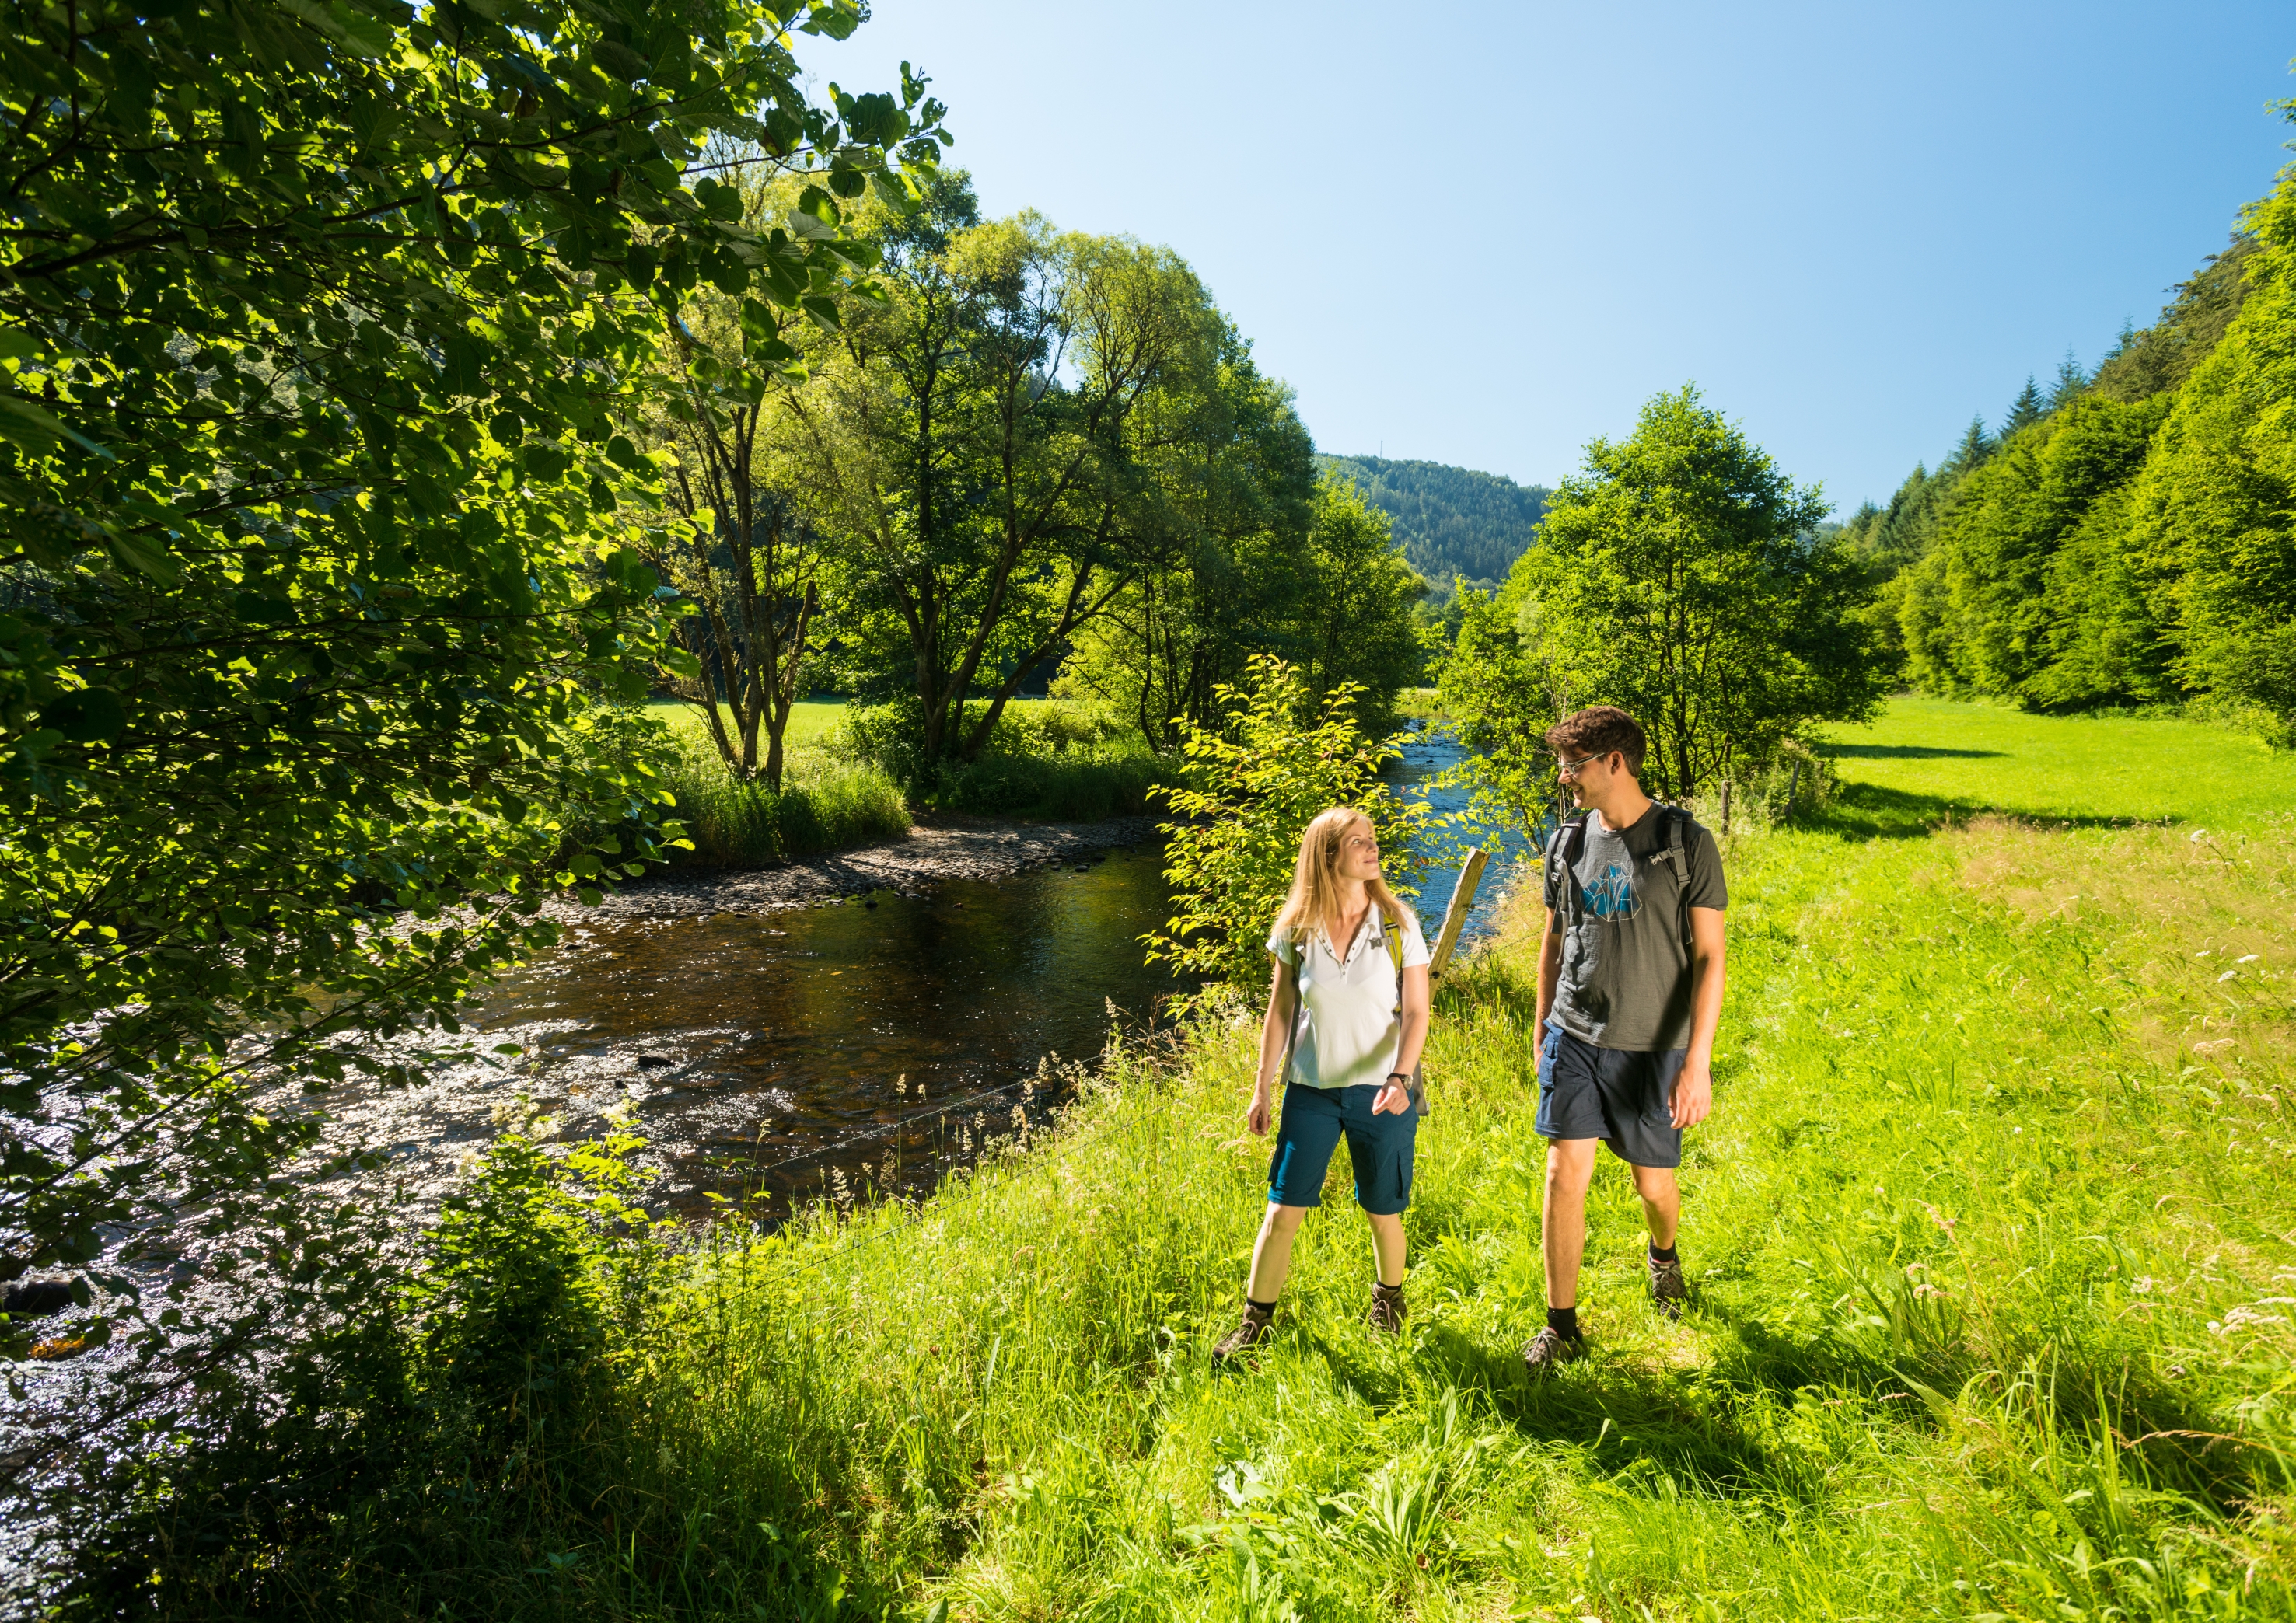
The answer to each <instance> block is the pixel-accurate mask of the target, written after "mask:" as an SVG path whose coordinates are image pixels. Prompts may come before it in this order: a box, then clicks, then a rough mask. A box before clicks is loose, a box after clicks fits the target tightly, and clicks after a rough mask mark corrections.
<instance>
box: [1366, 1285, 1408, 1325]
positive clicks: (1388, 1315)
mask: <svg viewBox="0 0 2296 1623" xmlns="http://www.w3.org/2000/svg"><path fill="white" fill-rule="evenodd" d="M1410 1311H1411V1310H1410V1309H1409V1308H1408V1307H1405V1306H1404V1305H1403V1287H1402V1286H1401V1285H1383V1284H1381V1283H1378V1282H1377V1281H1374V1282H1373V1283H1372V1287H1371V1311H1370V1312H1369V1313H1366V1314H1365V1315H1364V1323H1365V1324H1368V1325H1370V1326H1371V1327H1372V1328H1373V1329H1374V1330H1375V1331H1377V1332H1379V1333H1380V1334H1382V1335H1390V1336H1391V1335H1393V1334H1394V1333H1395V1332H1397V1331H1398V1330H1401V1329H1402V1328H1403V1316H1404V1315H1405V1314H1406V1313H1408V1312H1410Z"/></svg>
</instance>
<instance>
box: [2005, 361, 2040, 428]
mask: <svg viewBox="0 0 2296 1623" xmlns="http://www.w3.org/2000/svg"><path fill="white" fill-rule="evenodd" d="M2045 409H2046V408H2045V407H2044V406H2042V404H2041V387H2040V385H2039V384H2038V383H2036V382H2034V381H2033V374H2032V373H2030V372H2029V373H2026V374H2025V387H2024V388H2022V389H2019V390H2018V391H2017V398H2015V399H2014V400H2012V401H2011V402H2010V403H2009V414H2008V415H2007V416H2006V417H2004V418H2003V419H2002V420H2001V438H2002V439H2008V438H2009V437H2010V436H2011V435H2012V434H2014V433H2015V432H2016V431H2017V430H2019V429H2021V428H2025V427H2027V426H2029V425H2030V424H2032V423H2036V422H2039V421H2040V420H2041V414H2042V412H2043V411H2044V410H2045Z"/></svg>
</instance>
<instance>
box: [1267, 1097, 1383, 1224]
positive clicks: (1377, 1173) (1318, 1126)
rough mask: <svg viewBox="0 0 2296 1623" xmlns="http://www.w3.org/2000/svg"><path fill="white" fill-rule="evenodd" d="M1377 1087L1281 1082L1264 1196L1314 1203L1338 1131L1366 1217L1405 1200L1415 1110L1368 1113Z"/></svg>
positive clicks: (1292, 1203) (1284, 1202)
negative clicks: (1279, 1108)
mask: <svg viewBox="0 0 2296 1623" xmlns="http://www.w3.org/2000/svg"><path fill="white" fill-rule="evenodd" d="M1379 1094H1380V1090H1379V1089H1378V1088H1376V1087H1374V1086H1369V1085H1368V1084H1366V1085H1365V1086H1359V1087H1309V1086H1307V1085H1305V1084H1304V1083H1298V1082H1295V1083H1293V1084H1292V1086H1289V1087H1287V1088H1285V1089H1284V1090H1283V1124H1282V1125H1281V1126H1279V1127H1277V1128H1276V1129H1275V1153H1274V1154H1273V1155H1272V1156H1270V1157H1269V1158H1268V1162H1267V1198H1268V1199H1269V1200H1271V1201H1274V1202H1275V1204H1276V1205H1278V1206H1321V1205H1322V1204H1323V1203H1324V1173H1325V1172H1327V1171H1329V1170H1330V1169H1331V1165H1332V1152H1333V1151H1334V1150H1336V1149H1338V1148H1339V1147H1340V1137H1341V1135H1342V1134H1344V1135H1346V1136H1347V1141H1348V1160H1349V1161H1351V1162H1352V1163H1354V1166H1355V1170H1356V1203H1357V1205H1359V1206H1361V1207H1362V1208H1363V1209H1365V1211H1367V1212H1370V1213H1371V1214H1372V1215H1373V1216H1374V1217H1387V1216H1391V1215H1392V1214H1394V1213H1396V1212H1399V1211H1401V1210H1402V1209H1404V1208H1405V1207H1406V1206H1408V1205H1410V1204H1411V1152H1412V1147H1413V1146H1414V1145H1415V1143H1418V1140H1419V1112H1418V1111H1416V1110H1410V1109H1406V1110H1404V1111H1388V1112H1387V1113H1386V1114H1385V1115H1382V1116H1374V1115H1373V1114H1372V1113H1371V1107H1372V1102H1373V1101H1374V1100H1375V1099H1377V1098H1378V1097H1379Z"/></svg>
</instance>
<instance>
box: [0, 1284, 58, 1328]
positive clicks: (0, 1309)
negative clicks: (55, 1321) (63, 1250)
mask: <svg viewBox="0 0 2296 1623" xmlns="http://www.w3.org/2000/svg"><path fill="white" fill-rule="evenodd" d="M71 1305H72V1288H71V1282H70V1281H69V1280H62V1279H22V1280H18V1281H17V1282H16V1283H14V1284H12V1285H10V1286H9V1287H8V1289H7V1291H5V1293H4V1294H0V1313H5V1314H6V1315H7V1316H9V1317H10V1318H12V1319H44V1318H47V1317H49V1316H52V1315H53V1314H58V1313H61V1312H62V1311H63V1310H64V1309H65V1308H67V1307H70V1306H71Z"/></svg>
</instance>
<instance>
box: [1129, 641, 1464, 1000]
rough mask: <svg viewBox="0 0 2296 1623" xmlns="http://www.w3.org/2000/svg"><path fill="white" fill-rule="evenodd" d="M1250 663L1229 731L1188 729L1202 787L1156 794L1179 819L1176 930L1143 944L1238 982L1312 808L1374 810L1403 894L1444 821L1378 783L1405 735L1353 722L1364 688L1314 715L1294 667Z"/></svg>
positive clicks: (1232, 699)
mask: <svg viewBox="0 0 2296 1623" xmlns="http://www.w3.org/2000/svg"><path fill="white" fill-rule="evenodd" d="M1249 670H1250V683H1251V685H1250V686H1249V687H1248V688H1237V687H1231V686H1228V685H1227V684H1221V685H1220V686H1218V687H1217V688H1215V689H1214V690H1213V693H1214V694H1215V696H1216V698H1217V701H1218V704H1219V706H1220V708H1221V709H1222V710H1223V711H1224V712H1225V713H1226V719H1227V735H1226V736H1224V735H1222V734H1218V733H1210V732H1207V731H1205V730H1204V729H1202V728H1201V727H1195V726H1191V727H1190V728H1189V729H1188V734H1187V741H1186V742H1185V745H1184V746H1183V748H1184V749H1185V751H1186V754H1187V758H1188V763H1189V766H1190V767H1191V768H1192V769H1193V770H1192V774H1191V776H1192V779H1193V782H1191V783H1188V784H1186V785H1177V784H1176V785H1173V786H1170V787H1168V788H1166V789H1164V790H1162V791H1160V792H1161V794H1162V796H1163V798H1164V801H1165V803H1166V804H1167V805H1168V806H1169V807H1171V808H1172V810H1173V811H1174V812H1175V813H1177V814H1178V815H1177V818H1176V819H1175V820H1174V821H1173V822H1170V823H1167V824H1163V829H1164V832H1166V833H1167V834H1169V836H1171V844H1170V845H1169V847H1168V848H1167V849H1166V853H1165V868H1164V873H1165V875H1166V877H1168V878H1169V879H1170V881H1172V902H1173V906H1174V909H1175V911H1174V913H1173V916H1172V918H1171V920H1170V922H1169V930H1170V931H1171V933H1170V934H1169V935H1165V934H1155V935H1151V936H1148V937H1145V938H1144V939H1145V940H1146V941H1147V943H1148V947H1149V956H1150V957H1151V958H1152V959H1155V958H1160V959H1163V960H1164V961H1166V962H1167V963H1170V964H1171V965H1172V966H1173V967H1174V968H1176V969H1177V970H1180V971H1183V972H1187V973H1193V974H1198V975H1201V976H1203V977H1204V978H1205V979H1206V980H1210V981H1214V982H1226V983H1227V984H1229V985H1232V986H1243V985H1249V984H1250V983H1251V982H1252V981H1254V980H1258V979H1259V978H1260V976H1261V974H1262V973H1263V971H1264V966H1265V965H1266V963H1267V953H1266V950H1265V947H1266V943H1267V931H1268V930H1269V928H1270V927H1271V926H1272V925H1273V924H1274V923H1275V914H1276V913H1277V911H1278V910H1279V909H1281V908H1282V906H1283V898H1284V895H1285V894H1286V892H1288V891H1289V890H1290V889H1291V886H1292V869H1293V867H1294V865H1296V863H1297V861H1298V859H1299V855H1300V834H1301V833H1302V832H1304V831H1305V830H1306V829H1307V826H1308V823H1309V822H1310V821H1311V820H1312V819H1313V818H1314V817H1315V816H1316V813H1318V812H1320V811H1322V810H1324V807H1331V806H1352V807H1356V808H1357V810H1359V811H1361V812H1363V813H1364V814H1365V816H1368V817H1370V818H1371V820H1372V825H1373V827H1374V828H1375V829H1376V830H1377V831H1378V833H1379V842H1380V846H1381V848H1382V851H1383V852H1384V853H1385V855H1386V857H1387V859H1388V865H1387V880H1388V884H1389V887H1390V889H1393V890H1394V891H1395V893H1396V895H1397V896H1398V897H1402V898H1409V897H1410V896H1412V895H1413V894H1414V893H1415V889H1416V887H1415V886H1414V885H1412V884H1411V883H1410V882H1409V881H1411V879H1412V878H1413V877H1414V876H1415V874H1416V873H1417V871H1418V869H1419V866H1420V865H1421V863H1422V861H1423V857H1424V851H1423V847H1424V846H1425V844H1426V836H1427V835H1428V834H1429V833H1430V832H1432V830H1433V829H1434V828H1435V826H1436V825H1437V821H1436V818H1435V816H1434V814H1433V813H1432V812H1431V810H1430V809H1429V808H1428V807H1426V806H1425V805H1423V804H1418V803H1413V802H1406V800H1404V799H1402V798H1401V797H1400V796H1398V794H1397V793H1396V792H1395V791H1393V790H1392V789H1390V788H1389V787H1388V786H1387V785H1386V784H1385V783H1382V782H1381V781H1380V775H1379V773H1380V768H1381V767H1382V766H1385V765H1386V764H1387V763H1388V762H1389V761H1391V760H1393V759H1395V758H1397V757H1398V756H1399V755H1400V754H1401V753H1402V750H1401V747H1400V744H1399V742H1398V740H1396V739H1387V740H1382V741H1379V742H1374V741H1372V740H1370V739H1366V738H1365V737H1364V736H1363V734H1362V733H1361V732H1359V731H1358V730H1357V725H1356V715H1355V706H1356V700H1357V695H1358V694H1360V693H1361V692H1362V689H1360V688H1359V687H1357V686H1356V685H1355V684H1343V685H1341V686H1340V687H1338V688H1335V689H1334V690H1333V692H1332V693H1330V694H1328V695H1326V696H1325V698H1324V701H1323V703H1322V705H1321V706H1320V707H1319V708H1316V709H1312V711H1311V705H1312V701H1311V699H1310V696H1309V693H1308V684H1307V683H1306V682H1305V681H1303V680H1302V679H1301V677H1300V672H1299V670H1298V669H1297V668H1295V667H1293V666H1292V665H1289V664H1287V663H1285V662H1284V661H1283V660H1279V659H1276V658H1275V657H1274V656H1273V655H1268V654H1257V655H1254V656H1253V657H1252V659H1251V663H1250V666H1249ZM1311 713H1313V714H1314V716H1315V720H1314V722H1313V724H1312V725H1311V724H1310V723H1309V722H1308V720H1307V719H1306V718H1307V717H1308V716H1309V715H1310V714H1311Z"/></svg>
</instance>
